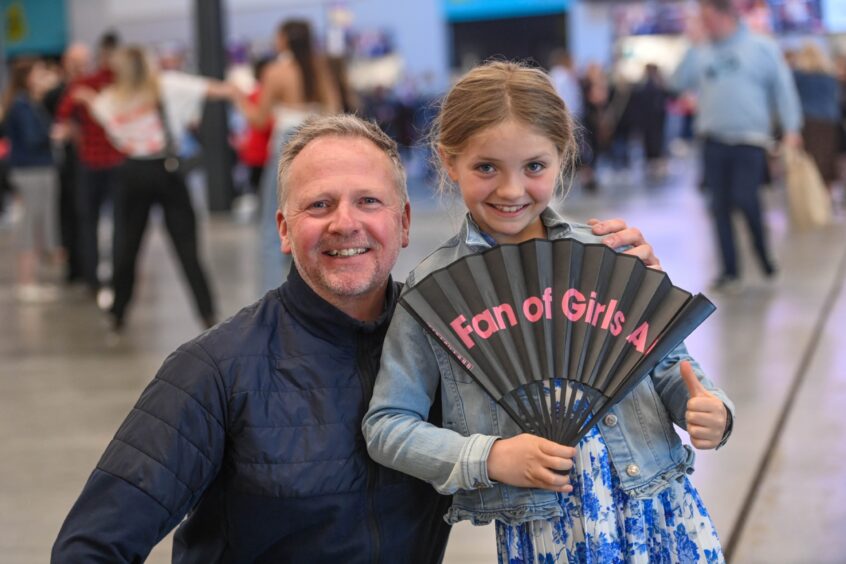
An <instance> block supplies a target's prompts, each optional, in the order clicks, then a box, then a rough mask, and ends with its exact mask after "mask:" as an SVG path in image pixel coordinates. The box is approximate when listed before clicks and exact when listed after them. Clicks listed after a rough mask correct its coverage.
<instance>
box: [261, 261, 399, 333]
mask: <svg viewBox="0 0 846 564" xmlns="http://www.w3.org/2000/svg"><path fill="white" fill-rule="evenodd" d="M399 289H400V285H399V284H398V283H396V282H394V281H393V278H389V279H388V289H387V294H386V296H385V309H384V311H383V312H382V314H381V315H380V316H379V319H377V320H376V321H359V320H358V319H354V318H352V317H350V316H349V315H347V314H346V313H344V312H342V311H341V310H339V309H338V308H336V307H335V306H333V305H332V304H330V303H329V302H327V301H326V300H324V299H323V298H321V297H320V296H319V295H317V293H316V292H315V291H314V290H313V289H312V288H311V286H309V285H308V284H307V283H306V282H305V280H303V278H302V276H300V273H299V271H298V270H297V267H296V265H295V264H293V263H292V264H291V270H290V272H289V273H288V280H287V281H286V282H285V283H284V284H282V286H280V287H279V288H278V289H277V294H278V296H279V299H280V300H281V301H282V304H283V305H284V306H285V309H286V310H287V311H288V313H290V314H291V316H292V317H293V318H294V319H295V320H296V321H297V323H299V324H300V325H302V326H303V327H305V328H306V329H307V330H308V331H309V332H310V333H313V334H314V335H316V336H318V337H320V338H321V339H324V340H326V341H329V342H333V343H343V344H355V342H356V340H357V339H358V337H359V335H361V334H372V333H375V332H377V331H380V330H385V329H387V326H388V323H390V321H391V316H392V315H393V313H394V307H395V306H396V301H397V296H398V295H399Z"/></svg>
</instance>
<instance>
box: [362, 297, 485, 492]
mask: <svg viewBox="0 0 846 564" xmlns="http://www.w3.org/2000/svg"><path fill="white" fill-rule="evenodd" d="M443 354H447V353H446V352H444V353H443ZM440 382H441V377H440V371H439V368H438V363H437V360H436V358H435V354H434V351H433V349H432V348H431V346H430V344H429V340H428V339H427V337H426V335H425V334H424V332H423V328H422V327H421V326H420V325H419V324H418V323H417V321H416V320H415V319H414V318H412V317H411V315H410V314H409V313H408V312H407V311H406V310H405V309H404V308H403V307H401V306H398V307H397V309H396V312H395V313H394V317H393V320H392V321H391V326H390V328H389V329H388V334H387V336H386V338H385V344H384V346H383V348H382V362H381V366H380V369H379V376H378V377H377V378H376V384H375V386H374V388H373V397H372V398H371V400H370V408H369V410H368V412H367V414H365V416H364V420H363V422H362V430H363V432H364V438H365V440H366V441H367V451H368V453H369V454H370V457H371V458H373V460H375V461H376V462H378V463H379V464H382V465H384V466H388V467H390V468H394V469H396V470H399V471H401V472H405V473H406V474H410V475H412V476H415V477H417V478H420V479H421V480H425V481H427V482H429V483H430V484H432V485H433V486H434V487H435V489H436V490H438V491H439V492H441V493H443V494H452V493H455V492H456V491H458V490H469V489H474V488H480V487H490V486H491V485H492V483H491V480H490V478H489V477H488V471H487V458H488V453H489V452H490V450H491V447H492V446H493V443H494V441H496V437H492V436H486V435H480V434H473V435H470V436H468V437H465V436H462V435H460V434H458V433H456V432H455V431H450V430H449V429H444V428H441V427H437V426H435V425H433V424H431V423H429V422H427V421H426V419H427V418H428V416H429V409H430V407H431V406H432V402H433V400H434V398H435V397H436V394H437V391H438V386H439V385H440ZM441 393H446V391H445V390H442V392H441Z"/></svg>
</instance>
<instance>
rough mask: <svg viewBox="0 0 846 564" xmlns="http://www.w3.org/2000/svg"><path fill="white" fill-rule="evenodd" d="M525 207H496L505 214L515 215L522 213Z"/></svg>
mask: <svg viewBox="0 0 846 564" xmlns="http://www.w3.org/2000/svg"><path fill="white" fill-rule="evenodd" d="M522 207H523V206H496V208H497V209H499V210H501V211H504V212H505V213H513V212H516V211H520V209H521V208H522Z"/></svg>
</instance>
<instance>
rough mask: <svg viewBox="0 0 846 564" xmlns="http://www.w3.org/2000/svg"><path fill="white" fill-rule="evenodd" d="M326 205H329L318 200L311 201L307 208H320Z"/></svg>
mask: <svg viewBox="0 0 846 564" xmlns="http://www.w3.org/2000/svg"><path fill="white" fill-rule="evenodd" d="M328 207H329V203H328V202H325V201H320V202H312V204H311V205H310V206H309V209H313V210H322V209H326V208H328Z"/></svg>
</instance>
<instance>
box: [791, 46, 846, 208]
mask: <svg viewBox="0 0 846 564" xmlns="http://www.w3.org/2000/svg"><path fill="white" fill-rule="evenodd" d="M793 78H794V79H795V80H796V89H797V91H798V92H799V102H800V103H801V104H802V117H803V125H802V140H803V141H804V144H805V150H806V151H807V152H808V154H810V155H811V157H812V158H813V159H814V162H815V163H816V164H817V168H819V171H820V174H821V175H822V178H823V180H824V181H825V182H826V184H827V185H828V189H829V193H831V189H832V184H833V183H834V182H836V181H837V179H838V177H839V172H838V166H837V164H838V163H837V157H838V152H839V151H838V149H839V147H838V145H839V141H840V138H839V135H840V121H841V118H842V116H841V114H840V95H841V93H840V83H839V82H838V81H837V78H836V76H835V71H834V65H833V64H832V63H831V61H830V60H829V59H828V57H827V56H826V55H825V53H823V51H822V49H820V47H819V45H817V44H816V43H813V42H810V41H809V42H806V43H805V44H804V45H803V46H802V48H801V49H799V50H798V51H797V52H796V53H795V55H794V58H793Z"/></svg>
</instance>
